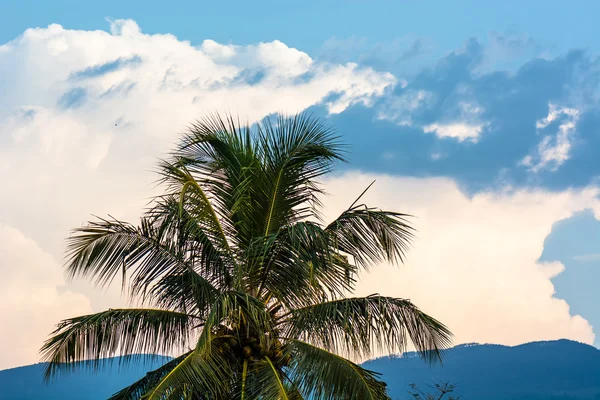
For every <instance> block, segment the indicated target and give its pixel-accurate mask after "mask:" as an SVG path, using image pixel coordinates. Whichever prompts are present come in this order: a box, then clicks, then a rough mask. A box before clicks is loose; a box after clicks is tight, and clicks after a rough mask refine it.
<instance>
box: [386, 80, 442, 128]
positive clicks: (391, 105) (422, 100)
mask: <svg viewBox="0 0 600 400" xmlns="http://www.w3.org/2000/svg"><path fill="white" fill-rule="evenodd" d="M404 86H406V84H404ZM434 101H435V95H434V94H433V93H432V92H428V91H426V90H414V89H409V90H407V91H406V92H404V93H402V94H400V95H395V96H390V97H389V98H388V99H387V101H386V103H385V104H384V105H383V106H382V107H381V109H380V110H379V111H378V113H377V118H378V119H381V120H388V121H392V122H394V123H396V124H398V125H401V126H411V125H413V123H414V122H413V115H414V114H415V112H418V111H419V110H420V109H422V108H426V107H428V106H429V105H431V104H432V103H434Z"/></svg>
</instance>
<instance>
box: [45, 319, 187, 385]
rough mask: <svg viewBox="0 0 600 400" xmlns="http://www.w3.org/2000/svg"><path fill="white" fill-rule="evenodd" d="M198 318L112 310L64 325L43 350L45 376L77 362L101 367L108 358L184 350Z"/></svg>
mask: <svg viewBox="0 0 600 400" xmlns="http://www.w3.org/2000/svg"><path fill="white" fill-rule="evenodd" d="M194 322H198V321H196V318H195V317H194V316H191V315H188V314H183V313H178V312H172V311H164V310H151V309H115V310H113V309H111V310H108V311H104V312H101V313H97V314H91V315H85V316H82V317H76V318H70V319H66V320H64V321H62V322H60V323H59V324H58V326H57V328H56V330H55V331H54V332H53V333H52V335H53V336H52V337H51V338H50V339H48V340H47V341H46V342H45V343H44V346H43V347H42V349H41V353H42V358H43V359H44V360H45V361H48V366H47V368H46V373H45V376H46V378H49V377H50V376H51V375H52V374H54V373H55V372H56V371H57V370H58V369H59V368H61V369H62V368H65V367H66V368H69V367H70V366H73V365H74V364H73V363H74V362H77V361H88V360H89V361H91V363H89V362H88V365H90V366H92V365H93V366H96V367H98V366H99V365H100V364H101V360H102V358H104V357H109V356H114V355H131V354H140V353H160V354H166V353H169V352H171V351H173V350H175V349H182V348H184V347H185V346H186V345H187V344H188V341H189V338H190V334H191V333H192V327H193V324H194Z"/></svg>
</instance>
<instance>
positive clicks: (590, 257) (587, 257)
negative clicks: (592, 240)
mask: <svg viewBox="0 0 600 400" xmlns="http://www.w3.org/2000/svg"><path fill="white" fill-rule="evenodd" d="M573 260H575V261H582V262H597V261H600V253H590V254H579V255H576V256H573Z"/></svg>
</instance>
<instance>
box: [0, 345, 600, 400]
mask: <svg viewBox="0 0 600 400" xmlns="http://www.w3.org/2000/svg"><path fill="white" fill-rule="evenodd" d="M137 357H138V358H139V359H140V361H143V362H140V363H138V364H136V365H131V366H128V367H122V368H119V367H118V364H119V361H122V359H120V358H112V359H107V360H106V366H107V367H108V368H103V369H101V370H99V371H97V373H95V372H94V371H91V370H89V369H86V370H82V371H80V372H76V373H72V374H68V375H65V376H61V377H58V378H57V379H56V380H55V381H53V382H52V383H50V384H49V385H45V384H44V383H43V380H42V377H43V371H44V368H45V364H43V363H40V364H35V365H30V366H25V367H17V368H12V369H8V370H4V371H0V388H1V390H0V399H2V400H5V399H6V400H32V399H47V400H58V399H61V400H75V399H77V400H82V399H84V400H87V399H89V400H96V399H98V400H100V399H105V398H106V397H107V396H109V395H110V394H112V393H114V392H116V391H117V390H119V389H121V388H122V387H124V386H126V385H127V384H129V383H131V382H133V381H134V380H136V379H139V378H140V377H142V376H143V375H144V374H145V373H146V372H147V371H148V370H150V369H152V368H156V367H157V366H158V365H160V364H162V363H164V362H166V361H167V360H168V358H167V357H162V356H158V357H156V356H155V357H151V356H137ZM364 366H365V367H367V368H370V369H373V370H376V371H378V372H381V373H382V374H383V378H384V379H385V381H386V382H387V383H388V387H389V389H390V394H391V396H392V398H393V399H394V400H404V399H409V398H410V396H409V395H408V393H407V391H408V389H409V387H408V385H409V384H410V383H416V384H418V385H419V386H421V387H425V384H431V383H432V382H433V381H451V382H454V383H456V384H458V390H457V392H456V394H461V395H463V399H465V400H482V399H490V400H583V399H587V400H590V399H594V400H596V399H600V350H598V349H596V348H594V347H592V346H589V345H586V344H582V343H578V342H573V341H569V340H558V341H546V342H533V343H527V344H523V345H519V346H514V347H509V346H503V345H492V344H474V343H470V344H464V345H459V346H456V347H454V348H452V349H450V350H448V351H447V353H446V354H445V359H444V366H443V367H441V366H439V365H434V366H428V365H427V364H426V363H424V362H423V361H422V360H421V359H420V358H419V357H418V356H417V355H416V354H415V353H406V354H405V355H403V356H392V357H382V358H378V359H375V360H370V361H367V362H366V363H364Z"/></svg>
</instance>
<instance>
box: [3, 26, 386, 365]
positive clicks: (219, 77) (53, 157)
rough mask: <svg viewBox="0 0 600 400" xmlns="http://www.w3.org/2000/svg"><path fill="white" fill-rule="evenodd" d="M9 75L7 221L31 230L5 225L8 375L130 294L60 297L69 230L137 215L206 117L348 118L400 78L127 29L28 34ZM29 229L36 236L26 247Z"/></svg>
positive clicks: (297, 55)
mask: <svg viewBox="0 0 600 400" xmlns="http://www.w3.org/2000/svg"><path fill="white" fill-rule="evenodd" d="M0 76H2V80H0V93H3V94H5V95H3V96H0V181H2V185H3V190H2V196H1V197H0V224H4V225H5V226H12V227H14V228H15V229H18V231H14V230H10V229H12V228H3V229H5V231H2V234H3V235H5V236H6V238H5V239H3V240H2V242H3V243H0V262H1V265H2V278H3V281H2V282H0V287H1V288H3V289H4V290H0V303H2V304H4V305H5V306H6V305H10V307H14V308H10V309H3V310H2V317H3V318H4V321H7V320H8V321H9V325H11V326H12V327H11V328H10V329H5V328H4V326H5V325H6V324H3V329H2V335H3V336H2V337H1V338H0V339H2V340H1V342H2V343H4V345H2V346H0V352H1V353H2V354H3V355H2V356H1V357H0V368H2V367H8V366H16V365H19V364H22V363H26V362H27V363H32V362H35V361H37V353H36V352H37V350H38V349H39V347H40V345H41V342H42V340H43V338H45V337H46V335H47V334H48V333H49V332H50V330H51V328H52V325H53V324H54V323H56V322H58V320H59V319H60V318H62V317H66V316H70V315H77V314H80V313H82V312H87V311H89V310H90V302H91V307H92V308H93V309H94V310H101V309H104V308H107V307H110V306H113V307H114V306H118V305H120V304H122V302H123V300H122V299H121V297H120V295H119V288H118V287H115V288H111V289H110V290H109V291H108V292H106V291H100V290H97V289H94V288H93V286H92V285H91V284H89V283H87V282H80V281H77V282H74V283H72V284H70V285H69V286H68V288H69V291H61V290H62V289H60V287H61V286H62V285H63V283H64V282H63V281H62V279H60V277H61V276H62V273H63V270H62V267H61V265H60V264H59V263H58V262H56V261H54V260H61V259H62V256H63V249H64V247H63V245H64V238H65V237H66V236H67V235H68V231H69V229H71V228H74V227H77V226H80V225H81V224H82V223H84V222H85V221H87V220H89V219H90V218H91V214H92V213H93V214H95V215H101V216H105V215H107V214H111V215H114V216H115V217H117V218H122V219H125V220H131V221H135V220H136V219H137V217H138V215H139V213H140V211H141V210H142V209H143V207H144V206H145V204H146V203H147V200H148V198H149V197H150V196H151V195H152V194H154V193H155V190H154V189H153V185H152V184H153V182H154V180H155V179H156V176H155V175H154V174H153V173H152V171H153V168H154V166H155V162H156V159H157V158H158V157H160V156H161V155H162V154H164V153H165V152H166V151H168V150H169V149H170V148H171V146H172V144H173V143H174V142H175V140H176V135H177V134H178V133H179V132H181V131H182V130H183V129H185V127H186V126H187V125H188V124H189V123H190V122H192V120H193V119H194V118H198V117H202V116H203V115H205V114H206V113H207V112H213V111H220V112H227V111H230V112H233V113H239V115H240V116H241V117H243V118H248V119H249V122H252V121H254V120H256V119H258V118H262V117H264V116H266V115H268V114H271V113H275V112H278V111H288V112H296V111H301V110H303V109H305V108H307V107H310V106H312V105H314V104H318V103H324V102H325V101H327V103H326V106H328V107H329V111H330V112H332V113H335V112H340V111H343V110H344V109H345V108H346V107H348V106H349V105H351V104H354V103H359V102H362V103H367V104H368V103H369V102H370V101H371V98H372V97H373V96H377V95H380V94H381V93H383V91H384V90H385V89H386V88H387V87H390V86H392V85H394V84H395V78H394V77H393V76H392V75H390V74H387V73H379V72H375V71H373V70H372V69H368V68H361V67H359V66H357V65H356V64H346V65H335V64H330V63H322V62H316V61H314V60H312V59H311V58H310V57H309V56H308V55H307V54H306V53H303V52H301V51H298V50H296V49H293V48H290V47H288V46H286V45H285V44H283V43H281V42H279V41H273V42H271V43H259V44H256V45H250V46H235V45H221V44H218V43H216V42H214V41H210V40H206V41H204V42H203V43H202V44H201V45H199V46H194V45H192V44H190V43H189V42H186V41H181V40H178V39H177V38H176V37H174V36H173V35H168V34H167V35H146V34H144V33H142V32H141V30H140V28H139V27H138V26H137V24H136V23H135V22H134V21H122V20H117V21H111V25H110V33H108V32H104V31H75V30H68V29H64V28H63V27H61V26H60V25H56V24H54V25H50V26H49V27H48V28H44V29H28V30H27V31H25V32H24V34H23V35H21V36H20V37H18V38H16V39H15V40H13V41H11V42H9V43H6V44H4V45H1V46H0ZM6 229H9V230H8V231H6ZM19 232H22V234H23V235H25V236H26V237H28V238H30V239H24V238H22V237H21V239H19V240H20V241H21V242H23V243H24V244H22V245H19V243H21V242H19V240H17V243H15V242H14V241H15V240H16V239H14V238H15V237H17V236H18V235H21V233H19ZM9 239H10V240H9ZM19 246H21V247H19ZM18 252H21V253H23V256H22V257H17V256H16V255H18V254H19V253H18ZM42 272H44V273H45V275H42ZM37 276H40V277H41V276H44V279H43V282H39V281H36V277H37ZM117 286H118V285H117ZM75 292H79V293H85V295H86V296H83V295H79V294H75ZM32 293H33V294H32ZM42 298H43V299H44V302H45V304H44V305H43V306H41V305H38V303H40V299H42ZM12 309H14V310H15V311H14V313H13V311H11V310H12ZM18 315H22V316H23V315H24V316H26V318H24V319H25V322H22V323H20V322H19V321H18V320H17V319H18ZM19 330H23V331H26V334H23V336H22V337H23V339H21V337H18V335H17V332H18V331H19ZM9 339H10V340H9ZM13 349H14V350H13ZM16 352H18V353H19V354H16Z"/></svg>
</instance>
